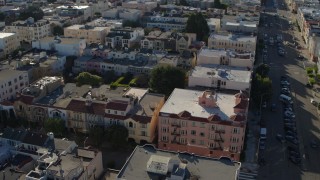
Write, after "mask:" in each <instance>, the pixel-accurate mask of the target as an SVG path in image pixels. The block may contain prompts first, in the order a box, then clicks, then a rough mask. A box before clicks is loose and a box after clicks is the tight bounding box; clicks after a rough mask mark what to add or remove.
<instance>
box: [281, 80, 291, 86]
mask: <svg viewBox="0 0 320 180" xmlns="http://www.w3.org/2000/svg"><path fill="white" fill-rule="evenodd" d="M281 85H287V86H290V83H289V82H288V81H281Z"/></svg>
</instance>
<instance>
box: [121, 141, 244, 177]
mask: <svg viewBox="0 0 320 180" xmlns="http://www.w3.org/2000/svg"><path fill="white" fill-rule="evenodd" d="M194 162H197V163H194ZM240 167H241V163H239V162H233V161H230V160H223V159H218V158H217V159H213V158H206V157H202V156H197V155H194V154H188V153H183V152H181V153H180V152H173V151H166V150H161V149H156V148H155V147H154V146H152V145H148V144H147V145H144V146H137V147H136V148H135V149H134V150H133V152H132V154H131V155H130V156H129V158H128V160H127V161H126V163H125V164H124V166H123V167H122V168H121V170H120V171H119V173H118V175H117V177H116V179H117V180H120V179H121V180H126V179H139V180H148V179H161V178H165V179H197V178H199V177H201V179H219V180H231V179H234V180H235V179H238V177H239V173H240ZM213 169H215V170H213Z"/></svg>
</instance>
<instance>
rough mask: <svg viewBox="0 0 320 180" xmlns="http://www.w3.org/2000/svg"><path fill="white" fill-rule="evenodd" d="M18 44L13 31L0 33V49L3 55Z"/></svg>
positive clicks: (14, 48)
mask: <svg viewBox="0 0 320 180" xmlns="http://www.w3.org/2000/svg"><path fill="white" fill-rule="evenodd" d="M19 46H20V42H19V40H18V37H17V35H16V34H15V33H0V49H1V50H3V53H4V55H8V54H10V53H11V52H13V51H14V50H16V49H17V48H18V47H19Z"/></svg>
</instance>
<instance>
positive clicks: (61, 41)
mask: <svg viewBox="0 0 320 180" xmlns="http://www.w3.org/2000/svg"><path fill="white" fill-rule="evenodd" d="M32 48H37V49H44V50H55V51H57V52H58V54H59V55H63V56H81V55H82V53H83V50H84V49H85V48H86V40H85V39H79V38H60V37H46V38H43V39H41V40H38V41H32Z"/></svg>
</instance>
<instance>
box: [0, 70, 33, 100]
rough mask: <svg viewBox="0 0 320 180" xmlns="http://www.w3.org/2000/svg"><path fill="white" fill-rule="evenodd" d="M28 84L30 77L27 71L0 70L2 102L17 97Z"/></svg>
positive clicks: (0, 96) (0, 97) (0, 95)
mask: <svg viewBox="0 0 320 180" xmlns="http://www.w3.org/2000/svg"><path fill="white" fill-rule="evenodd" d="M28 85H29V79H28V73H27V72H26V71H17V70H2V71H0V86H1V89H0V102H2V101H6V100H13V99H15V98H16V94H17V93H19V92H20V91H21V90H22V89H23V88H25V87H26V86H28Z"/></svg>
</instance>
